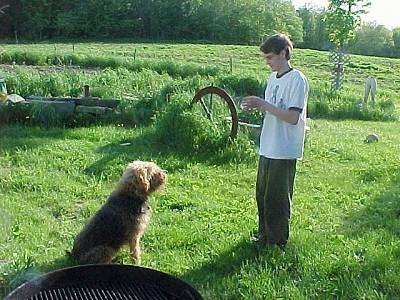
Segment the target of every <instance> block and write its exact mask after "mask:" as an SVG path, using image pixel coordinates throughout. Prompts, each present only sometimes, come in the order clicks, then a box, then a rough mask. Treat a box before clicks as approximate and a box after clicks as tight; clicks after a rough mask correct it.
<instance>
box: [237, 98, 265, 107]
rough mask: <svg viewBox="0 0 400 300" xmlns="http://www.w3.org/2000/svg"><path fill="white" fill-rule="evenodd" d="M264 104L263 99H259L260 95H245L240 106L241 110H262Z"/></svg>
mask: <svg viewBox="0 0 400 300" xmlns="http://www.w3.org/2000/svg"><path fill="white" fill-rule="evenodd" d="M264 105H265V101H264V99H261V98H260V97H257V96H247V97H244V98H243V100H242V103H241V105H240V106H241V108H242V109H243V110H251V109H258V110H263V106H264Z"/></svg>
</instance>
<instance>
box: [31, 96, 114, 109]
mask: <svg viewBox="0 0 400 300" xmlns="http://www.w3.org/2000/svg"><path fill="white" fill-rule="evenodd" d="M27 100H29V101H66V102H70V101H73V102H74V103H75V104H76V105H85V106H101V107H108V108H116V107H117V106H118V105H119V103H120V102H121V101H120V100H116V99H100V98H97V97H88V98H85V97H83V98H68V97H48V98H47V97H28V98H27Z"/></svg>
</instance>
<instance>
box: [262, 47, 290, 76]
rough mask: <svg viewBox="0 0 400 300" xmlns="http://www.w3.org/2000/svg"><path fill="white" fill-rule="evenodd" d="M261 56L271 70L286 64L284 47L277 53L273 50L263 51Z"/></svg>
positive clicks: (277, 69) (278, 68) (276, 69)
mask: <svg viewBox="0 0 400 300" xmlns="http://www.w3.org/2000/svg"><path fill="white" fill-rule="evenodd" d="M263 57H264V59H265V62H266V63H267V65H268V66H269V67H270V68H271V70H272V71H279V70H280V69H281V68H282V67H283V66H285V65H286V64H287V59H286V50H285V49H283V50H282V51H281V52H280V53H279V54H275V53H273V52H269V53H263Z"/></svg>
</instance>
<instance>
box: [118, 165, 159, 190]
mask: <svg viewBox="0 0 400 300" xmlns="http://www.w3.org/2000/svg"><path fill="white" fill-rule="evenodd" d="M166 180H167V174H166V172H165V171H164V170H162V169H161V168H160V167H159V166H157V165H156V164H155V163H153V162H148V161H139V160H135V161H133V162H131V163H129V164H128V166H127V168H126V169H125V172H124V173H123V175H122V177H121V180H120V182H119V190H120V191H124V192H128V193H133V194H136V195H137V196H142V197H146V196H148V195H149V194H151V193H152V192H154V191H157V190H160V189H161V188H163V187H164V185H165V183H166Z"/></svg>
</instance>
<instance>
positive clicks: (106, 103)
mask: <svg viewBox="0 0 400 300" xmlns="http://www.w3.org/2000/svg"><path fill="white" fill-rule="evenodd" d="M75 103H76V105H85V106H101V107H108V108H116V107H117V106H118V105H119V103H120V100H115V99H99V98H93V97H89V98H78V99H76V100H75Z"/></svg>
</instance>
